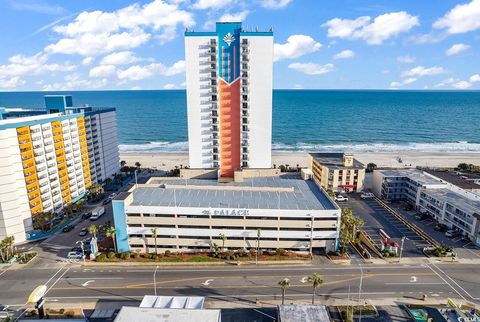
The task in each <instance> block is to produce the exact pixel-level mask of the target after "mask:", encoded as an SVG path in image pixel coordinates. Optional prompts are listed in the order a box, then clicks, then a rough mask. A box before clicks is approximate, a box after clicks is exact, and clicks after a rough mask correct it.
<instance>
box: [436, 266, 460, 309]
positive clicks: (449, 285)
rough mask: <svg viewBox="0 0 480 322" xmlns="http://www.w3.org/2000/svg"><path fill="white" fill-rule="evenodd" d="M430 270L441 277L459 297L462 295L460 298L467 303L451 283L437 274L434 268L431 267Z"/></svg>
mask: <svg viewBox="0 0 480 322" xmlns="http://www.w3.org/2000/svg"><path fill="white" fill-rule="evenodd" d="M434 265H435V264H434ZM429 267H430V266H429ZM435 267H437V266H436V265H435ZM430 270H431V271H432V272H434V273H435V274H437V276H438V277H440V278H441V279H442V280H443V281H444V282H445V283H447V285H448V286H450V288H451V289H452V290H454V291H455V293H457V294H458V295H460V297H461V298H462V299H463V300H464V301H467V299H466V298H465V297H464V296H463V295H462V294H460V292H459V291H457V290H456V289H455V288H454V287H453V286H452V285H451V284H450V283H448V282H447V280H445V279H444V278H443V277H442V276H441V275H440V274H439V273H438V272H436V271H435V270H434V269H433V268H431V267H430Z"/></svg>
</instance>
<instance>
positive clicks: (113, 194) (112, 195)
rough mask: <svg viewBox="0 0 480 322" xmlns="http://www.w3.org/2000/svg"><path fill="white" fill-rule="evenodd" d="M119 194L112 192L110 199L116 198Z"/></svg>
mask: <svg viewBox="0 0 480 322" xmlns="http://www.w3.org/2000/svg"><path fill="white" fill-rule="evenodd" d="M116 196H117V194H116V193H115V192H114V193H112V194H110V196H108V199H112V200H113V198H115V197H116Z"/></svg>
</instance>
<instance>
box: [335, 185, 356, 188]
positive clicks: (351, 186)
mask: <svg viewBox="0 0 480 322" xmlns="http://www.w3.org/2000/svg"><path fill="white" fill-rule="evenodd" d="M339 187H340V188H356V187H357V185H356V184H343V185H339Z"/></svg>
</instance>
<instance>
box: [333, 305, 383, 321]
mask: <svg viewBox="0 0 480 322" xmlns="http://www.w3.org/2000/svg"><path fill="white" fill-rule="evenodd" d="M337 308H338V311H339V312H340V315H341V316H342V319H343V321H346V322H350V321H353V317H354V316H358V315H360V313H362V316H372V315H376V314H377V311H376V310H375V307H374V306H373V305H349V306H346V305H341V306H337Z"/></svg>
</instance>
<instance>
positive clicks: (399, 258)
mask: <svg viewBox="0 0 480 322" xmlns="http://www.w3.org/2000/svg"><path fill="white" fill-rule="evenodd" d="M405 239H406V237H405V236H403V237H402V244H401V245H400V256H399V257H398V262H399V263H400V262H401V261H402V253H403V243H404V242H405Z"/></svg>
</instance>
